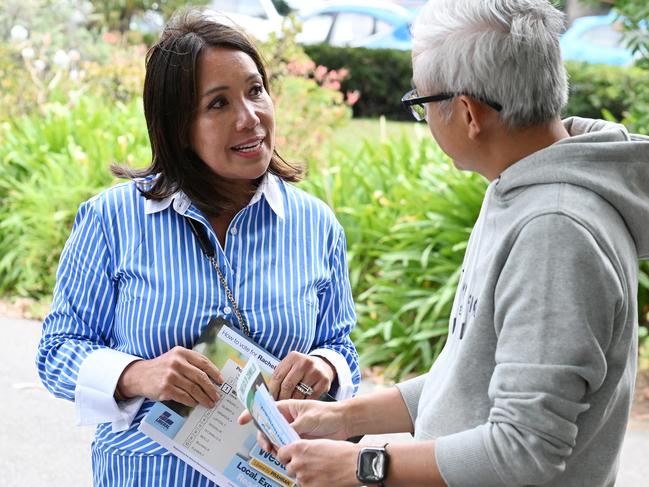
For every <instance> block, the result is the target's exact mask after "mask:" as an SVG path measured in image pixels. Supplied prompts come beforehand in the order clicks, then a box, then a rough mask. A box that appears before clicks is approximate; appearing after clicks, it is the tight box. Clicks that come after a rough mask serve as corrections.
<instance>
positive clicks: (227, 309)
mask: <svg viewBox="0 0 649 487" xmlns="http://www.w3.org/2000/svg"><path fill="white" fill-rule="evenodd" d="M223 312H224V313H225V314H226V315H229V314H230V313H232V308H230V307H229V306H226V307H225V308H223Z"/></svg>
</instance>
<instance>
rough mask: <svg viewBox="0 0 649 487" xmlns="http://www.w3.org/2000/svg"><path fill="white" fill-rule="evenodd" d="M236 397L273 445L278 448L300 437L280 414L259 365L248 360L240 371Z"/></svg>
mask: <svg viewBox="0 0 649 487" xmlns="http://www.w3.org/2000/svg"><path fill="white" fill-rule="evenodd" d="M237 397H238V398H239V401H241V403H242V404H243V405H244V406H245V407H246V408H247V409H248V411H250V415H251V416H252V419H253V421H254V422H255V425H256V426H257V428H259V430H260V431H261V432H262V433H263V434H264V435H265V436H266V438H268V440H269V441H270V442H271V443H272V444H273V446H275V448H280V447H282V446H285V445H288V444H289V443H292V442H294V441H296V440H299V439H300V437H299V436H298V434H297V433H296V432H295V430H294V429H293V428H292V427H291V425H290V424H289V423H288V421H286V418H284V416H282V413H280V411H279V409H278V408H277V405H276V404H275V400H274V399H273V397H272V396H271V395H270V393H269V392H268V386H267V385H266V382H265V381H264V377H263V376H262V375H261V369H260V368H259V366H258V365H257V364H256V363H255V362H253V361H250V362H248V363H247V364H246V366H245V367H244V369H243V370H242V371H241V375H240V376H239V380H238V381H237Z"/></svg>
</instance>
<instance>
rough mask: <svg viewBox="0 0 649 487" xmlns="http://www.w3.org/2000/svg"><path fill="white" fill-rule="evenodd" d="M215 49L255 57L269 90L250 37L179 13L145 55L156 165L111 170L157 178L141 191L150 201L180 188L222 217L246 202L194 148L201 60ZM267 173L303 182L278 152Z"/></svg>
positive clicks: (193, 13)
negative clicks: (235, 194)
mask: <svg viewBox="0 0 649 487" xmlns="http://www.w3.org/2000/svg"><path fill="white" fill-rule="evenodd" d="M212 47H225V48H231V49H236V50H239V51H242V52H244V53H246V54H247V55H248V56H250V58H251V59H252V60H253V61H254V62H255V65H256V66H257V69H258V70H259V73H260V74H261V76H262V80H263V84H264V88H265V89H266V91H268V76H267V74H266V68H265V67H264V64H263V61H262V58H261V55H260V53H259V52H258V51H257V49H256V47H255V46H254V44H253V43H252V41H251V40H250V39H249V38H248V36H247V35H246V34H245V33H243V32H242V31H241V30H240V29H239V28H237V27H235V26H234V25H232V24H230V25H228V24H226V23H223V22H220V21H218V20H215V19H211V18H208V17H207V16H206V15H205V14H204V13H203V12H202V11H201V10H198V9H195V8H191V9H187V10H183V11H181V12H178V13H177V14H176V15H174V16H173V17H172V19H171V20H170V21H169V23H168V24H167V26H166V27H165V28H164V30H163V32H162V34H161V36H160V39H159V40H158V42H156V44H155V45H153V46H152V47H151V49H149V51H148V53H147V56H146V75H145V79H144V93H143V98H144V116H145V118H146V123H147V129H148V133H149V140H150V143H151V152H152V161H151V164H150V165H149V167H147V168H144V169H131V168H128V167H126V166H121V165H113V166H112V167H111V170H112V172H113V174H114V175H116V176H117V177H121V178H130V179H133V178H141V177H147V176H154V175H155V176H156V177H155V178H152V181H151V182H150V183H149V184H147V185H146V187H145V188H143V189H141V192H142V193H143V194H144V196H145V197H147V198H150V199H154V200H161V199H164V198H166V197H168V196H171V195H172V194H174V193H175V192H177V191H178V190H181V191H183V192H184V193H185V194H186V195H187V196H188V197H189V198H190V199H191V200H192V202H193V203H194V204H195V205H196V206H197V207H198V208H199V209H200V210H201V211H203V212H204V213H206V214H208V215H218V214H220V213H222V212H224V211H232V210H233V209H235V208H236V207H237V206H239V205H240V203H241V202H240V201H236V200H235V199H234V197H233V196H232V191H231V188H229V187H228V184H227V183H226V182H225V181H224V180H223V179H222V178H221V177H219V176H218V175H217V174H215V173H214V172H213V171H212V170H211V169H210V168H209V167H208V166H207V165H206V164H205V163H204V162H203V161H201V160H200V158H199V157H198V156H197V155H196V154H195V153H194V152H193V151H192V149H191V147H190V144H189V140H190V129H191V124H192V121H193V119H194V116H195V113H196V109H197V107H198V94H197V79H196V73H197V67H198V66H197V65H198V60H199V58H200V55H201V53H202V52H203V50H205V49H207V48H212ZM268 170H269V171H270V172H272V173H273V174H276V175H277V176H279V177H280V178H282V179H283V180H285V181H292V182H295V181H299V180H300V179H301V178H302V168H301V167H299V166H296V165H292V164H289V163H288V162H286V161H285V160H284V159H282V157H280V155H279V154H278V153H277V151H274V153H273V155H272V158H271V162H270V165H269V168H268ZM250 196H251V195H250Z"/></svg>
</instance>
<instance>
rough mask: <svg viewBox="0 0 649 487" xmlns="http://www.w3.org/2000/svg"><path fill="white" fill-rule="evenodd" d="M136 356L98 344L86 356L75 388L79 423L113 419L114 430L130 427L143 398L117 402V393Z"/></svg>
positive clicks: (97, 422) (86, 423)
mask: <svg viewBox="0 0 649 487" xmlns="http://www.w3.org/2000/svg"><path fill="white" fill-rule="evenodd" d="M136 360H140V357H136V356H134V355H128V354H126V353H122V352H118V351H117V350H113V349H110V348H99V349H97V350H95V351H94V352H92V353H90V354H89V355H88V356H87V357H86V359H85V360H84V361H83V362H82V363H81V367H80V368H79V375H78V377H77V386H76V388H75V390H74V404H75V408H76V411H77V424H78V425H80V426H81V425H88V424H99V423H112V429H113V432H114V433H117V432H119V431H124V430H126V429H128V428H129V427H130V425H131V423H132V422H133V418H135V415H136V414H137V412H138V410H139V409H140V406H142V403H143V402H144V398H143V397H134V398H132V399H129V400H127V401H119V402H117V401H115V397H114V394H115V387H117V381H118V380H119V378H120V376H121V375H122V372H124V369H125V368H126V366H127V365H129V364H130V363H131V362H134V361H136Z"/></svg>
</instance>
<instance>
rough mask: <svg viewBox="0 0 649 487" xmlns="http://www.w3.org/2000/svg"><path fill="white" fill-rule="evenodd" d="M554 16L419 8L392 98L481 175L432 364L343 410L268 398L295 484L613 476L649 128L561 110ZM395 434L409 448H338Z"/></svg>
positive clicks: (592, 482) (512, 4)
mask: <svg viewBox="0 0 649 487" xmlns="http://www.w3.org/2000/svg"><path fill="white" fill-rule="evenodd" d="M563 26H564V17H563V14H562V13H561V12H559V11H558V10H556V9H555V8H554V7H553V6H552V5H551V4H550V2H548V1H546V0H431V1H429V2H428V4H427V5H426V6H425V7H424V8H423V9H422V11H421V12H420V14H419V16H418V18H417V20H416V21H415V23H414V26H413V35H414V41H413V52H412V62H413V72H414V76H413V78H414V84H415V86H416V89H415V90H413V92H410V93H408V94H406V95H405V96H404V99H403V101H404V103H405V104H406V105H408V106H409V107H411V108H412V110H413V114H414V115H415V117H416V118H418V119H422V120H426V122H427V123H428V126H429V128H430V131H431V133H432V135H433V137H434V138H435V140H436V141H437V143H438V144H439V145H440V147H441V148H442V149H443V150H444V152H446V153H447V154H448V155H449V156H450V157H451V158H452V160H453V162H454V164H455V165H456V166H457V167H458V168H459V169H463V170H470V171H475V172H478V173H480V174H481V175H483V176H484V177H485V178H487V179H488V180H489V181H490V184H489V186H488V189H487V191H486V194H485V197H484V201H483V204H482V208H481V211H480V216H479V218H478V220H477V222H476V224H475V227H474V228H473V231H472V233H471V237H470V239H469V244H468V247H467V250H466V254H465V257H464V263H463V267H462V274H461V278H460V281H459V285H458V289H457V293H456V296H455V301H454V304H453V308H452V312H451V315H450V318H449V334H448V339H447V342H446V344H445V347H444V350H443V352H442V353H441V355H440V356H439V358H438V359H437V360H436V361H435V363H434V364H433V366H432V368H431V369H430V371H429V372H428V373H427V374H424V375H422V376H420V377H417V378H414V379H412V380H408V381H405V382H402V383H400V384H397V385H396V387H393V388H389V389H387V390H382V391H379V392H376V393H373V394H368V395H364V396H359V397H357V398H355V399H351V400H348V401H343V402H340V403H338V404H320V403H317V402H314V401H302V402H299V401H286V402H280V403H279V404H280V407H281V410H282V411H283V412H284V414H285V415H286V416H287V417H288V418H289V420H290V421H292V424H293V426H294V427H295V429H296V430H297V431H298V433H300V434H301V436H302V438H303V439H302V440H299V441H297V442H295V443H293V444H291V445H289V446H286V447H284V448H281V449H279V451H278V455H279V458H280V459H281V460H282V461H283V462H284V463H285V465H286V466H287V468H288V470H289V472H291V473H293V474H295V475H297V479H298V481H299V484H300V485H301V486H302V487H313V486H321V485H322V486H324V485H336V486H339V487H341V486H354V485H360V484H378V485H387V486H389V487H394V486H408V487H413V486H420V485H421V486H424V485H426V486H443V485H448V486H451V487H456V486H463V487H470V486H476V487H478V486H479V487H490V486H512V487H513V486H523V485H544V486H562V487H564V486H576V485H588V486H593V487H595V486H612V485H614V483H615V477H616V473H617V468H618V460H619V454H620V448H621V445H622V442H623V439H624V434H625V430H626V426H627V421H628V416H629V411H630V407H631V402H632V396H633V386H634V379H635V376H636V361H637V330H638V321H637V315H638V309H637V288H638V277H637V262H638V258H641V259H642V258H644V259H647V258H649V225H647V223H648V222H649V138H647V137H642V136H638V135H633V134H630V133H629V132H628V131H627V130H626V129H625V127H623V126H622V125H619V124H614V123H608V122H604V121H601V120H586V119H580V118H569V119H567V120H563V121H562V120H561V118H560V114H561V111H562V109H563V108H564V106H565V104H566V100H567V94H568V85H567V79H566V78H567V77H566V71H565V68H564V65H563V62H562V59H561V54H560V49H559V37H560V34H561V32H562V29H563ZM431 190H434V188H431ZM241 421H246V418H245V417H242V418H241ZM404 431H405V432H411V433H413V434H414V438H415V441H414V442H410V443H399V444H390V445H388V446H387V447H376V448H370V449H367V448H366V449H363V446H362V445H356V444H352V443H349V442H345V441H335V440H341V439H343V438H346V437H349V436H352V435H359V434H377V433H393V432H404ZM266 446H267V447H270V445H268V444H266Z"/></svg>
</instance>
